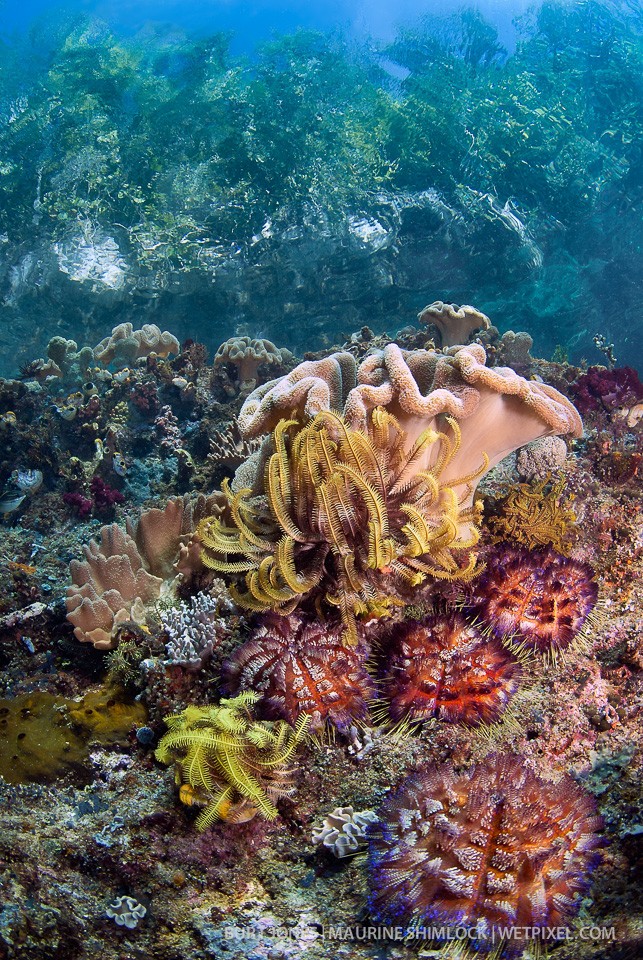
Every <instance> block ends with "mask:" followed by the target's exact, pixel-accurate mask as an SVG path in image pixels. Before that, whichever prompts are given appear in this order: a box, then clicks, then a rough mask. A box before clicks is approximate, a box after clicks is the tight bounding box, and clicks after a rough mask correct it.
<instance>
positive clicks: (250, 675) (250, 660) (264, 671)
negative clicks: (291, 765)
mask: <svg viewBox="0 0 643 960" xmlns="http://www.w3.org/2000/svg"><path fill="white" fill-rule="evenodd" d="M368 652H369V651H368V649H364V645H363V644H360V646H359V647H357V648H348V647H346V646H344V645H343V644H342V637H341V628H340V626H339V625H336V626H332V625H330V624H328V623H326V624H323V623H319V622H318V621H317V620H316V619H311V618H308V617H304V616H302V615H300V614H296V613H292V614H291V615H290V616H289V617H280V616H277V614H274V613H269V614H266V615H265V616H264V617H262V618H261V622H260V623H259V625H258V626H257V628H256V629H255V630H254V631H253V634H252V636H251V638H250V639H249V640H247V641H246V642H245V643H244V644H242V645H241V646H240V647H239V648H238V649H237V650H235V651H234V652H233V654H232V656H231V657H230V658H229V659H228V660H227V661H226V662H225V663H224V665H223V680H224V684H225V689H226V692H228V693H237V692H238V691H239V690H252V691H254V692H255V693H260V694H261V696H262V700H261V704H260V705H259V706H260V709H261V710H262V711H263V715H264V716H267V717H269V718H271V719H277V718H280V719H282V720H286V721H287V722H288V723H290V724H294V723H296V722H297V720H298V719H299V718H300V717H301V716H302V715H305V716H308V717H310V729H311V730H314V731H319V730H321V729H322V727H323V726H324V724H325V723H327V722H328V723H332V724H333V725H334V726H335V727H337V728H338V729H339V730H342V731H345V730H348V728H349V727H350V726H351V724H354V723H360V722H363V721H365V720H366V718H367V717H368V702H369V701H370V700H372V699H373V698H374V697H375V696H376V690H375V685H374V683H373V680H372V679H371V677H370V675H369V673H368V671H367V669H366V667H365V666H364V660H365V659H366V656H367V654H368Z"/></svg>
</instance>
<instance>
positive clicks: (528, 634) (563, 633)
mask: <svg viewBox="0 0 643 960" xmlns="http://www.w3.org/2000/svg"><path fill="white" fill-rule="evenodd" d="M597 598H598V585H597V583H596V581H595V580H594V572H593V570H592V568H591V567H590V566H589V565H588V564H586V563H581V562H580V561H578V560H574V559H572V558H571V557H563V556H562V555H561V554H559V553H557V552H556V551H555V550H552V549H551V548H548V549H544V550H525V549H523V548H520V547H511V546H503V547H501V548H499V549H498V550H496V551H494V553H493V554H492V555H491V556H490V557H489V558H488V560H487V567H486V570H485V572H484V574H483V575H482V577H480V579H479V581H478V582H477V584H476V599H475V601H474V606H475V612H476V613H477V615H478V616H479V617H480V619H481V620H482V621H483V623H485V624H486V625H487V626H488V627H489V629H490V630H491V632H492V633H493V634H494V636H496V637H500V638H510V639H511V640H515V641H516V643H518V644H519V645H521V646H524V647H526V648H529V649H532V650H537V651H538V652H540V653H551V654H555V653H557V652H559V651H562V650H565V649H566V648H567V647H569V645H570V644H571V643H572V642H573V640H574V639H575V638H576V637H577V636H578V635H579V634H580V633H581V631H582V629H583V627H584V626H585V624H586V623H587V621H588V618H589V617H590V614H591V613H592V611H593V609H594V607H595V606H596V600H597Z"/></svg>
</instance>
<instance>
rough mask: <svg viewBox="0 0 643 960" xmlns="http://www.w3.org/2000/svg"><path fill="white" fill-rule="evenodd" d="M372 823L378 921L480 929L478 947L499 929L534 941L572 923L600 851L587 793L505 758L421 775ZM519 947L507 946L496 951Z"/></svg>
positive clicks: (498, 935)
mask: <svg viewBox="0 0 643 960" xmlns="http://www.w3.org/2000/svg"><path fill="white" fill-rule="evenodd" d="M379 816H380V822H379V823H378V824H376V825H374V826H372V827H370V828H369V835H370V842H369V879H370V888H371V893H370V899H369V906H370V908H371V912H372V914H373V916H374V918H375V919H376V920H379V921H380V922H382V923H390V924H394V925H397V924H400V925H403V926H405V927H407V928H409V927H413V926H415V927H419V928H421V927H422V926H424V925H427V926H428V925H432V924H434V923H435V924H445V925H447V926H451V927H463V928H467V927H470V928H472V930H473V931H475V930H476V928H477V936H476V939H475V941H474V944H475V946H476V947H478V948H481V949H491V948H492V947H493V945H494V944H496V945H498V944H499V943H501V942H502V941H503V935H502V932H501V928H505V929H506V928H513V929H516V928H525V927H528V928H530V929H532V930H533V933H532V934H531V936H540V935H542V934H543V933H544V932H545V929H546V927H547V926H548V925H552V926H556V925H562V924H564V923H565V922H567V921H568V920H570V919H571V918H572V917H573V916H574V915H575V914H576V913H577V912H578V909H579V907H580V904H581V898H582V895H583V893H585V891H586V890H587V889H588V887H589V885H590V874H591V870H592V868H593V867H594V866H595V865H596V864H597V862H598V861H599V860H600V854H599V853H598V850H597V848H599V847H600V846H603V841H602V838H601V837H600V836H599V833H598V831H600V830H601V828H602V820H601V818H600V817H599V816H597V814H596V804H595V801H594V798H593V797H592V796H591V794H589V793H586V792H585V791H584V790H583V789H582V788H581V787H579V786H578V785H577V784H576V783H574V781H573V780H572V778H571V777H569V776H563V777H562V778H561V779H560V781H559V782H558V783H551V782H548V781H545V780H541V779H540V778H539V777H537V776H535V775H534V774H533V773H532V772H531V770H529V768H528V767H527V766H526V765H525V763H524V761H523V760H521V759H520V758H519V757H517V756H512V755H507V756H498V755H496V756H491V757H487V759H485V760H484V761H482V762H481V763H479V764H478V765H477V766H475V767H472V768H471V769H470V770H466V771H464V772H462V773H458V772H456V770H454V769H453V767H451V766H450V765H444V766H439V765H431V766H428V767H425V768H424V769H423V770H421V771H420V772H419V773H418V774H416V775H414V776H411V777H410V778H408V779H407V780H406V781H405V782H404V783H402V785H401V786H400V787H399V788H398V789H397V790H395V791H394V792H392V793H391V794H390V795H389V796H388V798H387V799H386V800H385V802H384V805H383V807H382V810H381V811H380V815H379ZM539 931H541V933H539ZM420 932H421V931H420ZM494 933H495V936H494ZM505 937H506V935H505ZM523 946H524V944H521V943H516V941H515V940H513V941H512V940H505V942H504V951H507V952H511V951H516V950H518V951H520V950H522V947H523Z"/></svg>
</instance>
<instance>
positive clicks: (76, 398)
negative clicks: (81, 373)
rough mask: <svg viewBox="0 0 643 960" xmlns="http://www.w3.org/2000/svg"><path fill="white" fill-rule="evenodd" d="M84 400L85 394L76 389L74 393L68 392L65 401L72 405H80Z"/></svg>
mask: <svg viewBox="0 0 643 960" xmlns="http://www.w3.org/2000/svg"><path fill="white" fill-rule="evenodd" d="M84 402H85V395H84V394H83V393H81V392H80V390H77V391H76V392H75V393H70V394H69V396H68V397H67V403H68V404H70V405H71V406H72V407H81V406H82V405H83V404H84Z"/></svg>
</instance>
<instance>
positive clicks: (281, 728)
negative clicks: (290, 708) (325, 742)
mask: <svg viewBox="0 0 643 960" xmlns="http://www.w3.org/2000/svg"><path fill="white" fill-rule="evenodd" d="M258 699H259V695H258V694H255V693H241V694H239V695H238V696H237V697H235V698H234V699H230V700H226V699H224V700H221V703H220V704H219V705H218V706H208V707H195V706H191V707H188V708H187V709H186V710H184V711H183V713H180V714H176V715H175V716H171V717H167V718H166V721H165V722H166V723H167V725H168V727H169V730H168V732H167V733H166V734H165V736H164V737H163V738H162V739H161V742H160V743H159V745H158V748H157V750H156V754H155V755H156V758H157V760H159V761H160V762H161V763H166V764H169V763H174V764H175V765H176V782H177V784H179V785H181V787H180V791H179V797H180V799H181V801H182V802H183V803H185V804H187V805H189V806H191V805H193V804H196V805H202V806H204V808H205V809H204V810H203V811H202V812H201V813H200V814H199V816H198V817H197V820H196V828H197V830H206V829H207V828H208V827H209V826H210V825H211V824H212V823H214V822H215V820H227V821H228V822H230V823H244V822H245V821H247V820H252V818H253V817H254V816H256V815H257V814H260V815H261V816H263V817H265V818H266V819H268V820H274V819H275V817H276V816H277V814H278V810H277V807H276V806H275V804H276V802H277V800H278V799H279V798H280V797H283V796H287V795H289V794H291V793H292V792H293V789H294V787H293V770H292V769H290V768H289V767H287V764H288V762H289V761H290V760H291V759H292V758H293V756H294V754H295V751H296V749H297V747H298V746H299V745H300V744H301V743H302V741H303V739H304V736H305V729H306V726H307V723H308V718H307V717H302V718H301V719H300V720H299V721H298V722H297V724H296V725H295V727H294V728H293V727H290V726H288V724H286V723H283V722H282V721H279V722H277V723H266V722H262V721H259V720H256V719H255V718H254V714H253V707H254V705H255V704H256V702H257V700H258Z"/></svg>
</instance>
